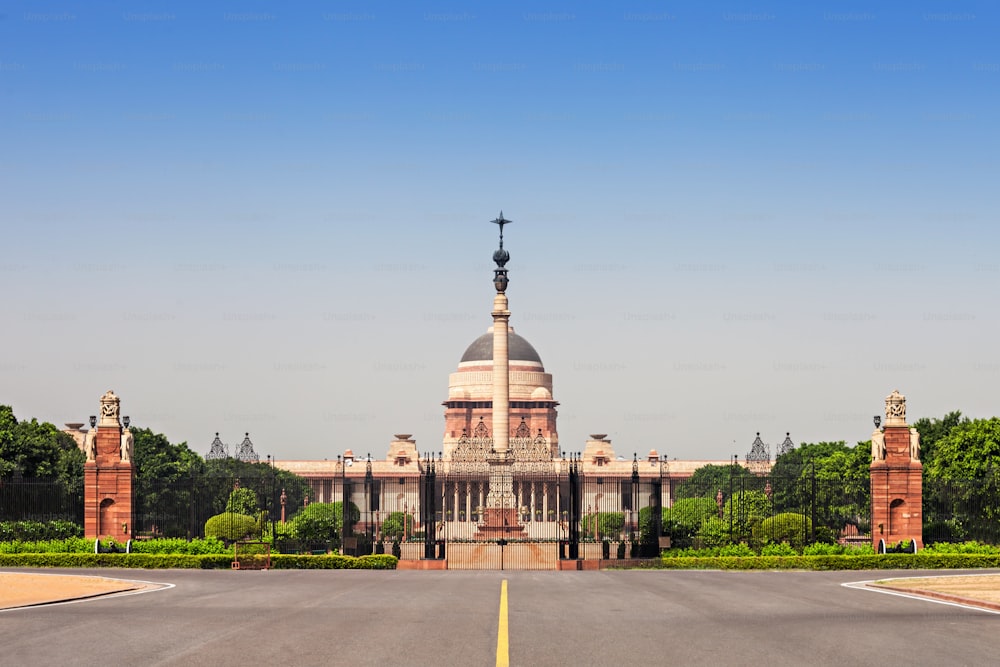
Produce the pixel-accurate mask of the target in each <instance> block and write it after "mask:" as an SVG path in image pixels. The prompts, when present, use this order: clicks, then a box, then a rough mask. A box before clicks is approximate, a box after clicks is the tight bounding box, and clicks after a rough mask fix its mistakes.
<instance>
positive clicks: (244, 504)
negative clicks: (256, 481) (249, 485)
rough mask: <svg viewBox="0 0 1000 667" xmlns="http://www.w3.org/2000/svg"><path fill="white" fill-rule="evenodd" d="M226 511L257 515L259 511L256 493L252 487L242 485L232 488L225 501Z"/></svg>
mask: <svg viewBox="0 0 1000 667" xmlns="http://www.w3.org/2000/svg"><path fill="white" fill-rule="evenodd" d="M226 511H227V512H233V513H235V514H246V515H247V516H257V514H258V512H259V511H260V505H259V504H258V502H257V494H256V493H255V492H254V490H253V489H246V488H243V487H239V488H235V489H233V490H232V492H231V493H230V494H229V500H228V501H226Z"/></svg>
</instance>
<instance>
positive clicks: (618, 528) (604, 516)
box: [580, 512, 625, 540]
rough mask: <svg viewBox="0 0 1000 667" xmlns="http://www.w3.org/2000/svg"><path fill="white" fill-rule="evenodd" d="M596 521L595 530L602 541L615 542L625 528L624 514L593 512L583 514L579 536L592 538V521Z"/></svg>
mask: <svg viewBox="0 0 1000 667" xmlns="http://www.w3.org/2000/svg"><path fill="white" fill-rule="evenodd" d="M595 517H596V520H597V530H598V532H600V537H601V539H602V540H616V539H618V538H619V537H620V536H621V533H622V529H623V528H624V527H625V514H624V513H622V512H595V513H593V514H584V515H583V520H582V526H581V530H580V536H581V537H584V538H593V537H594V520H595Z"/></svg>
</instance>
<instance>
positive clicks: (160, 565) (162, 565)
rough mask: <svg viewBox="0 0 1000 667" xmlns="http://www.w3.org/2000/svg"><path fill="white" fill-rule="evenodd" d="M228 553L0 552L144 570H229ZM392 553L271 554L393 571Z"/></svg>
mask: <svg viewBox="0 0 1000 667" xmlns="http://www.w3.org/2000/svg"><path fill="white" fill-rule="evenodd" d="M232 561H233V555H232V554H231V553H230V554H202V555H191V554H135V553H132V554H94V553H74V554H68V553H47V554H0V567H121V568H144V569H152V570H158V569H202V570H228V569H230V568H231V564H232ZM397 562H398V560H397V559H396V558H395V557H394V556H388V555H378V556H361V557H360V558H354V557H352V556H337V555H333V556H286V555H277V556H271V567H273V568H275V569H286V570H293V569H311V570H393V569H395V568H396V563H397Z"/></svg>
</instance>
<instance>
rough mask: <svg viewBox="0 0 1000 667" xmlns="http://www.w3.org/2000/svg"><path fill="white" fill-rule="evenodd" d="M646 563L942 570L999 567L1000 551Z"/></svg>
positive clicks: (742, 567) (707, 567)
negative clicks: (980, 553) (991, 553)
mask: <svg viewBox="0 0 1000 667" xmlns="http://www.w3.org/2000/svg"><path fill="white" fill-rule="evenodd" d="M644 566H645V567H649V568H661V569H682V570H923V569H927V570H939V569H966V568H968V569H973V568H995V567H998V566H1000V555H985V554H984V555H976V554H926V555H925V554H923V553H918V554H886V555H876V554H868V555H847V554H844V555H834V556H755V557H690V556H688V557H676V558H663V559H660V560H653V561H650V562H648V563H644Z"/></svg>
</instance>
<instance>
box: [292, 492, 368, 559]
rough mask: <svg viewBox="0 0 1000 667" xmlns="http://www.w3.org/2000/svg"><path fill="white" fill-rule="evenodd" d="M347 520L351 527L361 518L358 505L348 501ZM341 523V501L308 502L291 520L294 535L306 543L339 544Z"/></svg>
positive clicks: (334, 545) (336, 545)
mask: <svg viewBox="0 0 1000 667" xmlns="http://www.w3.org/2000/svg"><path fill="white" fill-rule="evenodd" d="M347 511H348V516H347V521H348V523H349V525H350V526H351V527H353V526H354V524H355V523H357V522H358V520H359V519H360V518H361V512H360V511H359V510H358V506H357V505H355V504H354V503H350V504H349V505H348V508H347ZM342 524H343V503H340V502H336V503H310V504H309V505H308V506H307V507H304V508H302V510H300V511H299V513H298V514H296V515H295V519H294V520H293V521H292V528H293V532H294V534H295V537H296V538H297V539H299V540H301V541H302V542H304V543H306V544H326V543H328V542H329V543H331V544H332V545H333V547H334V548H338V547H339V546H340V538H341V535H342V530H341V528H342Z"/></svg>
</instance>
